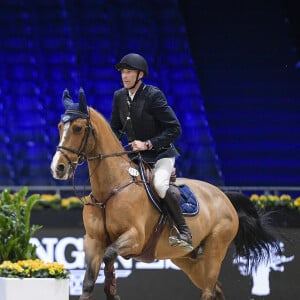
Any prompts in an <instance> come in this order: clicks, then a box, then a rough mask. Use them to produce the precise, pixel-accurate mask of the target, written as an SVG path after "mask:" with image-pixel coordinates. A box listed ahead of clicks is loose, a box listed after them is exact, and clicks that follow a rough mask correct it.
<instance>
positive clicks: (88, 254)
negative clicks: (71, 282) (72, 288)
mask: <svg viewBox="0 0 300 300" xmlns="http://www.w3.org/2000/svg"><path fill="white" fill-rule="evenodd" d="M84 248H85V260H86V271H85V275H84V279H83V284H82V295H81V296H80V298H79V300H92V292H93V290H94V286H95V282H96V279H97V277H98V273H99V270H100V265H101V261H102V255H103V249H102V247H101V245H100V243H99V241H97V240H95V239H92V238H90V237H89V236H88V235H86V236H85V239H84Z"/></svg>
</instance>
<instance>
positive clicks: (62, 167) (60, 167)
mask: <svg viewBox="0 0 300 300" xmlns="http://www.w3.org/2000/svg"><path fill="white" fill-rule="evenodd" d="M56 170H57V171H58V172H63V171H64V170H65V165H64V164H59V165H58V166H57V167H56Z"/></svg>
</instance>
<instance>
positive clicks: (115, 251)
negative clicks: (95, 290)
mask: <svg viewBox="0 0 300 300" xmlns="http://www.w3.org/2000/svg"><path fill="white" fill-rule="evenodd" d="M139 240H140V239H138V233H137V231H136V230H135V229H132V230H129V231H127V232H125V233H124V234H122V235H121V236H119V238H118V239H117V240H116V241H115V242H114V243H113V244H111V245H110V246H109V247H107V249H106V251H105V253H104V256H103V262H104V264H105V267H104V274H105V282H104V292H105V294H106V297H107V300H119V299H120V297H119V296H118V295H117V294H116V292H117V288H116V277H115V269H114V262H115V260H116V259H117V256H118V255H120V256H123V257H126V256H131V255H135V254H137V253H139V251H141V248H142V245H141V244H140V243H139V242H138V241H139Z"/></svg>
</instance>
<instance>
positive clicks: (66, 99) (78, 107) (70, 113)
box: [60, 89, 89, 123]
mask: <svg viewBox="0 0 300 300" xmlns="http://www.w3.org/2000/svg"><path fill="white" fill-rule="evenodd" d="M62 100H63V104H64V107H65V109H66V111H65V113H64V114H63V115H61V118H60V120H61V122H63V123H67V122H70V121H72V120H74V119H77V118H81V119H88V118H89V110H88V107H87V105H86V99H85V95H84V91H83V89H80V90H79V103H74V102H73V100H72V98H71V97H70V95H69V91H68V90H67V89H65V90H64V93H63V97H62Z"/></svg>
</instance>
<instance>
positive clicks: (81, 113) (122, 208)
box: [51, 88, 279, 300]
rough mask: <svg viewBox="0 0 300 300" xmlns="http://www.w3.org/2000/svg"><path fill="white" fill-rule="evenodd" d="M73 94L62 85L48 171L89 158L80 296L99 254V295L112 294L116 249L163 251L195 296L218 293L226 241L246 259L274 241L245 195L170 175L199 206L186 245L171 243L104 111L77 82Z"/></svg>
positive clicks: (86, 299) (63, 175) (213, 298)
mask: <svg viewBox="0 0 300 300" xmlns="http://www.w3.org/2000/svg"><path fill="white" fill-rule="evenodd" d="M78 98H79V100H78V103H75V102H73V100H72V98H71V96H70V94H69V91H68V90H67V89H66V90H64V92H63V96H62V100H63V103H64V106H65V109H66V110H65V113H64V114H63V115H62V117H61V121H60V122H59V125H58V128H59V135H60V140H59V144H58V146H57V149H56V152H55V154H54V156H53V159H52V162H51V172H52V175H53V177H54V178H55V179H59V180H67V179H69V178H72V177H73V176H74V173H75V170H76V168H77V167H78V165H80V164H81V163H82V162H87V164H88V169H89V177H90V184H91V194H90V195H88V196H85V197H84V198H85V199H84V205H83V224H84V228H85V238H84V252H85V260H86V271H85V275H84V279H83V287H82V294H81V296H80V298H79V299H80V300H91V299H92V292H93V288H94V285H95V281H96V278H97V276H98V273H99V270H100V265H101V263H102V262H103V263H104V274H105V281H104V292H105V294H106V299H107V300H119V299H120V296H119V295H118V294H117V288H116V278H115V274H114V271H115V270H114V262H115V260H116V258H117V256H121V257H124V258H133V259H136V260H138V261H145V262H149V261H151V259H150V260H149V253H148V255H146V254H147V253H146V252H147V251H148V250H149V249H150V250H151V249H152V251H150V253H151V255H150V257H151V258H152V260H154V259H157V260H161V259H170V260H171V261H172V262H173V263H174V264H175V265H176V266H177V267H179V268H180V269H181V270H182V271H183V272H184V273H185V274H186V275H187V276H188V277H189V279H190V280H191V281H192V282H193V284H194V285H195V286H196V287H198V288H199V296H200V299H201V300H221V299H225V296H224V293H223V290H222V285H221V283H220V282H219V281H218V276H219V273H220V269H221V265H222V261H223V259H224V257H225V255H226V253H227V250H228V247H229V245H230V244H231V243H232V242H233V243H234V245H235V251H236V257H239V256H243V257H246V258H247V259H248V260H249V261H251V266H249V267H255V266H256V265H257V264H258V263H259V262H260V261H261V260H263V259H267V256H268V253H269V250H270V247H275V248H277V249H279V246H278V242H277V239H276V237H275V236H274V234H273V233H272V230H270V229H268V227H266V226H265V219H264V215H263V214H260V213H259V212H258V211H257V210H256V208H255V206H254V204H253V203H252V202H251V201H250V199H249V198H248V197H246V196H244V195H242V194H239V193H227V194H226V193H224V192H223V191H222V190H221V189H220V188H218V187H216V186H214V185H212V184H210V183H208V182H204V181H200V180H196V179H189V178H177V179H176V182H175V184H176V185H177V186H179V185H181V184H185V185H187V186H188V187H189V188H190V190H191V191H192V193H193V194H194V195H195V196H196V198H197V201H198V203H199V207H200V210H199V212H198V213H197V214H195V215H193V216H190V217H186V222H187V224H188V226H189V228H190V230H191V232H192V237H193V250H190V251H189V252H186V251H184V250H183V249H181V248H180V247H173V246H171V245H170V243H169V235H170V231H171V230H172V226H171V223H170V222H161V219H162V218H161V217H162V215H164V214H165V213H164V212H161V211H159V210H158V208H157V207H156V206H155V205H153V203H152V202H151V201H149V197H148V194H147V192H146V188H145V184H144V183H145V182H144V181H145V180H144V179H143V178H142V177H141V173H140V172H139V168H138V166H137V165H136V163H135V162H133V161H132V160H131V159H130V157H129V155H128V154H129V153H130V151H126V150H125V149H126V148H124V147H123V146H122V145H121V143H120V141H119V140H118V139H117V137H116V136H115V134H114V133H113V131H112V130H111V128H110V125H109V123H108V122H107V120H106V119H105V117H104V116H103V115H102V114H101V113H99V112H98V111H96V110H95V109H94V108H92V107H89V106H87V101H86V97H85V93H84V91H83V89H82V88H80V90H79V96H78ZM161 223H163V225H162V226H160V227H159V226H158V224H161ZM158 227H159V228H161V229H160V230H157V229H158ZM156 231H159V235H156V237H155V235H154V232H156ZM153 240H155V241H154V243H153ZM151 243H152V246H151V245H150V244H151ZM149 245H150V246H149ZM148 252H149V251H148ZM250 258H251V260H250Z"/></svg>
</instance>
